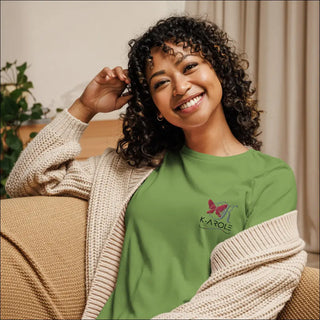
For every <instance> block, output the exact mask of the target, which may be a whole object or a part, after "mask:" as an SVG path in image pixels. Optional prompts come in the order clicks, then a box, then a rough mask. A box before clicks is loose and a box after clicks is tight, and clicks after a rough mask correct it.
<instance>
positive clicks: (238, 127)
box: [117, 16, 262, 167]
mask: <svg viewBox="0 0 320 320" xmlns="http://www.w3.org/2000/svg"><path fill="white" fill-rule="evenodd" d="M165 42H169V43H173V44H181V43H183V47H184V48H190V51H191V52H199V54H201V56H202V57H203V58H204V59H206V60H207V61H208V62H209V63H210V64H211V65H212V67H213V69H214V70H215V72H216V74H217V76H218V78H219V80H220V82H221V86H222V92H223V94H222V101H221V103H222V107H223V111H224V114H225V117H226V121H227V123H228V125H229V127H230V130H231V132H232V134H233V135H234V136H235V137H236V139H238V141H240V142H241V143H242V144H244V145H247V146H251V147H252V148H254V149H256V150H260V148H261V145H262V143H261V142H260V141H258V140H257V138H256V137H257V136H258V135H259V134H260V133H257V129H258V127H259V122H260V119H259V118H260V112H262V111H261V110H258V108H257V100H255V99H254V98H253V95H254V93H255V90H254V89H251V88H250V87H251V81H250V80H249V79H248V75H247V74H246V72H245V70H246V69H247V68H248V61H247V60H246V59H242V58H241V57H240V55H238V54H237V53H236V49H235V47H234V46H232V45H230V43H232V41H231V40H230V39H229V38H228V36H227V34H226V33H225V32H224V31H222V30H221V29H220V28H219V27H218V26H217V25H216V24H215V23H213V22H210V21H207V20H204V19H199V18H192V17H187V16H172V17H169V18H167V19H162V20H160V21H158V22H157V23H156V24H155V25H154V26H153V27H150V28H149V29H148V30H147V32H145V33H144V34H143V35H142V36H141V37H139V38H137V39H132V40H130V41H129V46H130V50H129V53H128V58H129V62H128V76H129V78H130V79H131V83H130V88H129V91H130V92H131V94H132V95H133V97H132V99H131V100H130V101H129V103H128V107H127V109H126V112H125V113H124V114H122V115H121V118H122V119H123V138H122V139H120V140H119V142H118V145H117V153H118V154H120V155H121V156H122V157H123V158H124V159H125V160H126V161H127V162H128V163H129V164H130V165H132V166H134V167H141V166H153V167H155V166H158V165H159V158H157V155H158V154H161V153H162V152H163V151H167V150H170V151H177V150H180V149H181V147H182V146H183V145H184V143H185V137H184V134H183V131H182V129H181V128H178V127H176V126H173V125H172V124H170V123H169V122H168V121H166V120H165V119H164V120H163V121H161V122H159V121H158V120H157V115H158V110H157V107H156V105H155V104H154V102H153V100H152V97H151V93H150V89H149V85H148V82H147V79H146V66H147V63H148V62H149V61H152V56H151V53H150V52H151V49H152V48H154V47H160V48H162V50H163V51H165V52H169V51H170V47H168V46H167V45H166V44H165ZM168 48H169V49H168ZM169 53H170V52H169Z"/></svg>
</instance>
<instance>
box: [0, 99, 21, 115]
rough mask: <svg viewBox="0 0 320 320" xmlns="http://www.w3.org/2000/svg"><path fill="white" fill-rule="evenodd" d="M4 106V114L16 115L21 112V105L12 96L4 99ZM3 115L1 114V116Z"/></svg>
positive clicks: (2, 110)
mask: <svg viewBox="0 0 320 320" xmlns="http://www.w3.org/2000/svg"><path fill="white" fill-rule="evenodd" d="M2 106H3V109H2V108H1V113H3V114H13V115H16V114H17V113H18V112H19V105H18V104H17V103H16V101H15V100H13V99H12V97H10V96H7V97H4V99H3V101H2ZM3 114H1V116H2V115H3Z"/></svg>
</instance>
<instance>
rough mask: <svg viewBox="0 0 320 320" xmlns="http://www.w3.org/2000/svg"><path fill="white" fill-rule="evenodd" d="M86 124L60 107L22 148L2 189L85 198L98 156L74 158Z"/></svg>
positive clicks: (13, 194)
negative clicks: (49, 120) (80, 159)
mask: <svg viewBox="0 0 320 320" xmlns="http://www.w3.org/2000/svg"><path fill="white" fill-rule="evenodd" d="M87 126H88V125H87V124H86V123H83V122H81V121H80V120H78V119H76V118H75V117H73V116H72V115H71V114H70V113H69V112H68V111H67V110H64V111H63V112H62V113H61V114H59V115H58V116H57V117H56V118H55V119H54V120H52V121H51V122H50V123H49V124H48V125H47V126H45V127H44V128H43V129H42V130H41V131H40V132H39V133H38V135H37V136H36V137H35V138H34V139H33V140H32V141H31V142H30V143H29V144H28V146H27V147H26V148H25V149H24V150H23V151H22V153H21V155H20V157H19V159H18V160H17V162H16V164H15V166H14V167H13V169H12V171H11V173H10V175H9V177H8V180H7V183H6V190H7V192H8V194H9V195H10V196H11V197H22V196H28V195H70V196H75V197H79V198H82V199H88V197H89V193H90V190H91V186H92V180H93V176H94V172H95V169H96V167H97V164H98V161H99V156H97V157H91V158H89V159H87V160H85V161H77V160H74V159H75V157H76V156H77V155H79V153H80V151H81V147H80V143H79V140H80V137H81V135H82V133H83V132H84V130H85V129H86V128H87Z"/></svg>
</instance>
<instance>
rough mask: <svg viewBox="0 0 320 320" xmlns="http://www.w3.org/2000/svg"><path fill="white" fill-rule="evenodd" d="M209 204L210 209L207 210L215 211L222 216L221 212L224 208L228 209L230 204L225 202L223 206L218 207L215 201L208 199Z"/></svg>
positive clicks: (209, 211)
mask: <svg viewBox="0 0 320 320" xmlns="http://www.w3.org/2000/svg"><path fill="white" fill-rule="evenodd" d="M208 204H209V210H208V211H207V213H214V212H215V214H216V215H217V216H218V217H219V218H221V213H222V212H223V210H225V209H227V207H228V205H227V204H223V205H222V206H219V207H217V206H216V205H215V204H214V202H213V201H212V200H211V199H210V200H209V201H208Z"/></svg>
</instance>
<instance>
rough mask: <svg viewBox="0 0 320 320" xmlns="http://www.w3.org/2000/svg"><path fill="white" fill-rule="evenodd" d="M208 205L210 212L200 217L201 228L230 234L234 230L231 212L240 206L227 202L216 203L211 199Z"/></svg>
mask: <svg viewBox="0 0 320 320" xmlns="http://www.w3.org/2000/svg"><path fill="white" fill-rule="evenodd" d="M208 205H209V210H208V211H207V212H206V214H203V215H201V217H200V222H199V226H200V228H202V229H211V230H213V229H215V230H221V231H222V232H224V233H226V234H229V233H230V232H231V230H232V224H231V222H230V218H231V212H232V211H233V209H234V208H236V207H238V206H235V205H230V204H228V203H226V202H225V201H223V202H217V203H214V202H213V200H211V199H209V201H208Z"/></svg>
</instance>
